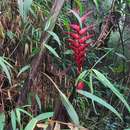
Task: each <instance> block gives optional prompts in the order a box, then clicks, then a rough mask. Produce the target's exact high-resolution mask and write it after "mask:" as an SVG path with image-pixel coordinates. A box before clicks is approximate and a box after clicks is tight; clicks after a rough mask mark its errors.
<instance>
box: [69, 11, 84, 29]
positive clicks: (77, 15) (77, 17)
mask: <svg viewBox="0 0 130 130" xmlns="http://www.w3.org/2000/svg"><path fill="white" fill-rule="evenodd" d="M70 12H71V13H72V14H73V15H74V16H75V17H76V19H77V20H78V22H79V25H80V27H81V28H82V22H81V18H80V16H79V14H77V13H76V12H75V11H74V10H70Z"/></svg>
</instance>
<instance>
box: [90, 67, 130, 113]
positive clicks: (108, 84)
mask: <svg viewBox="0 0 130 130" xmlns="http://www.w3.org/2000/svg"><path fill="white" fill-rule="evenodd" d="M92 71H93V72H94V73H95V74H96V78H97V79H98V80H99V81H100V82H101V83H102V84H103V85H104V86H106V87H108V88H109V89H110V90H111V91H112V92H113V93H114V94H115V95H116V96H117V97H118V98H119V99H120V101H122V103H123V104H124V105H125V106H126V108H127V110H128V111H129V112H130V106H129V105H128V103H127V101H126V100H125V98H124V97H123V95H122V94H121V93H120V92H119V90H118V89H117V88H115V87H114V85H113V84H112V83H111V82H110V81H109V80H108V79H107V78H106V77H105V76H104V75H103V74H102V73H100V72H99V71H98V70H96V69H92Z"/></svg>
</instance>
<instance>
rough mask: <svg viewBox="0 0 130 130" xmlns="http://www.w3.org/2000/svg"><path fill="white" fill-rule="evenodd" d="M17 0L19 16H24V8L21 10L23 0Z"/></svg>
mask: <svg viewBox="0 0 130 130" xmlns="http://www.w3.org/2000/svg"><path fill="white" fill-rule="evenodd" d="M17 2H18V8H19V13H20V15H21V17H22V18H24V10H23V6H24V1H23V0H17Z"/></svg>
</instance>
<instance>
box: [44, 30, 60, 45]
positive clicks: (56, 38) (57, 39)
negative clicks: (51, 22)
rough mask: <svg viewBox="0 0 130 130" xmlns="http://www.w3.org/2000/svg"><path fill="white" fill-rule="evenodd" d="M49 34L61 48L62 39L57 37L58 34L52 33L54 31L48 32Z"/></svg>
mask: <svg viewBox="0 0 130 130" xmlns="http://www.w3.org/2000/svg"><path fill="white" fill-rule="evenodd" d="M47 32H48V33H49V34H50V35H51V36H52V37H53V38H54V39H55V40H56V41H57V43H58V44H59V46H61V42H60V39H59V37H58V36H57V34H56V33H54V32H52V31H47Z"/></svg>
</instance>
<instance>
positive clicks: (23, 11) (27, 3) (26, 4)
mask: <svg viewBox="0 0 130 130" xmlns="http://www.w3.org/2000/svg"><path fill="white" fill-rule="evenodd" d="M32 1H33V0H17V2H18V8H19V13H20V15H21V17H22V18H23V20H24V22H25V21H26V20H27V14H28V12H29V10H30V8H31V5H32Z"/></svg>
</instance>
